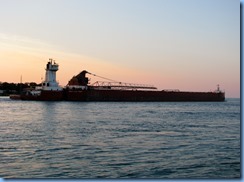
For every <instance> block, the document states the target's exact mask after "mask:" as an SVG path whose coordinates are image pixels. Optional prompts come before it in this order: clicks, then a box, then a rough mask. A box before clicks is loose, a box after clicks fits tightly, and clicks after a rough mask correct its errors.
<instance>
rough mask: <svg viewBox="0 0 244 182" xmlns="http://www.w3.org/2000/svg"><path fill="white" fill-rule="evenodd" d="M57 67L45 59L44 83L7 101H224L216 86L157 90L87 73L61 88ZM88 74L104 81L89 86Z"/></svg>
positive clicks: (148, 86) (84, 72) (84, 71)
mask: <svg viewBox="0 0 244 182" xmlns="http://www.w3.org/2000/svg"><path fill="white" fill-rule="evenodd" d="M58 68H59V65H58V64H57V63H55V61H54V60H52V59H49V62H48V63H47V65H46V75H45V80H44V81H43V82H42V84H41V86H39V87H36V88H35V89H29V90H25V91H24V92H23V93H22V94H20V95H19V97H17V96H16V95H15V96H14V97H12V98H11V96H10V98H11V99H16V98H18V99H20V100H38V101H62V100H65V101H84V102H85V101H105V102H106V101H114V102H164V101H165V102H180V101H186V102H187V101H194V102H201V101H205V102H207V101H210V102H217V101H225V92H223V91H221V90H220V88H219V85H218V87H217V90H215V91H213V92H189V91H180V90H160V91H159V90H157V88H156V87H154V86H153V85H145V84H133V83H125V82H117V81H114V80H111V79H108V78H105V77H101V76H98V75H95V74H93V73H90V72H88V71H86V70H83V71H81V72H80V73H79V74H78V75H76V76H74V77H72V78H71V79H70V80H69V82H68V84H67V85H66V86H65V87H61V86H59V84H58V82H57V81H56V72H57V71H58ZM87 74H90V75H93V76H95V77H99V78H102V79H105V80H108V81H95V82H94V83H92V84H90V80H91V79H90V78H88V77H87V76H86V75H87Z"/></svg>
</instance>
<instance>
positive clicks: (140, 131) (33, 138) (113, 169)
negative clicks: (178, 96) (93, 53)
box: [0, 97, 240, 179]
mask: <svg viewBox="0 0 244 182" xmlns="http://www.w3.org/2000/svg"><path fill="white" fill-rule="evenodd" d="M0 118H1V119H0V120H1V121H0V126H1V127H0V160H1V162H0V177H1V178H150V179H152V178H177V179H178V178H180V179H181V178H187V179H189V178H211V179H213V178H239V177H240V99H227V101H226V102H212V103H211V102H206V103H199V102H196V103H190V102H184V103H179V102H178V103H177V102H172V103H169V102H159V103H116V102H111V103H106V102H102V103H99V102H91V103H82V102H32V101H12V100H10V99H8V98H7V97H0Z"/></svg>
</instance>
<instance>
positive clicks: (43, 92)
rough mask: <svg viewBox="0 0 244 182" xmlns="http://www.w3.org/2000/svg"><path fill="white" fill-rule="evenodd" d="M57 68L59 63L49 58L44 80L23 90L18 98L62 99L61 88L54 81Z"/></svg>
mask: <svg viewBox="0 0 244 182" xmlns="http://www.w3.org/2000/svg"><path fill="white" fill-rule="evenodd" d="M58 69H59V65H58V64H57V63H55V61H54V60H53V59H49V61H48V63H47V65H46V75H45V80H44V81H43V82H42V85H41V86H39V87H36V88H34V89H27V90H25V91H24V92H23V93H22V94H21V95H20V99H21V100H39V101H61V100H63V88H62V87H61V86H59V84H58V82H57V81H56V72H57V71H58ZM10 98H11V97H10Z"/></svg>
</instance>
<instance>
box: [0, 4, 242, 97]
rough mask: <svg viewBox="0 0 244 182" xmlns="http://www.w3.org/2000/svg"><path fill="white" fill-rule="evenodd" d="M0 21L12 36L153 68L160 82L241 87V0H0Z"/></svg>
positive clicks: (1, 33) (234, 90) (2, 32)
mask: <svg viewBox="0 0 244 182" xmlns="http://www.w3.org/2000/svg"><path fill="white" fill-rule="evenodd" d="M0 22H1V26H0V39H4V37H5V41H6V39H11V40H9V42H11V44H14V41H16V39H18V43H19V42H21V41H22V45H25V46H29V47H35V46H37V47H38V45H39V44H42V45H48V46H50V47H52V48H53V49H54V50H57V51H60V52H63V53H73V54H77V55H85V56H88V57H91V58H94V59H98V60H101V61H102V62H106V63H107V64H111V65H116V66H118V67H120V66H121V70H123V69H124V70H123V71H124V72H126V71H125V69H126V68H128V69H132V70H135V71H137V70H139V71H143V72H145V71H147V73H145V75H144V76H145V77H147V74H149V75H153V76H152V78H153V79H154V80H153V81H152V83H153V84H155V85H156V86H159V87H160V88H162V89H164V88H169V87H173V88H179V89H181V90H197V91H199V90H203V91H206V90H207V91H208V90H210V89H215V87H216V85H217V84H221V86H222V87H223V88H224V89H225V91H226V92H227V96H228V95H229V96H233V97H239V95H240V93H239V90H240V84H239V83H240V2H239V1H237V0H201V1H200V0H35V1H33V0H8V1H6V0H0ZM1 37H2V38H1ZM13 39H14V40H13ZM27 40H28V41H27ZM30 42H36V43H38V45H37V44H33V45H32V44H31V43H30ZM9 44H10V43H9ZM19 44H21V43H19ZM48 46H47V48H48ZM44 47H45V46H44ZM0 48H1V47H0ZM43 56H44V57H46V56H47V55H43ZM48 56H49V55H48ZM53 56H54V57H55V56H56V57H59V56H58V55H56V53H54V55H53ZM62 61H64V62H65V61H70V60H62ZM82 63H83V62H82ZM60 64H61V63H60ZM71 64H72V62H71ZM84 66H85V65H84ZM94 66H95V65H94ZM65 69H67V70H69V68H68V67H67V68H65ZM65 69H64V68H63V71H65ZM84 69H85V68H84ZM96 70H98V69H96ZM69 71H72V70H69ZM109 71H110V70H108V72H109ZM76 72H77V70H74V74H76ZM102 73H104V72H102ZM61 74H62V73H61V72H60V75H61ZM97 74H99V73H97ZM0 76H1V75H0ZM72 76H73V75H72ZM104 76H106V75H104ZM109 76H110V75H109ZM67 79H69V78H67ZM114 79H116V75H115V78H114ZM145 80H146V79H145ZM122 81H129V78H128V76H127V78H125V80H122ZM138 81H139V80H138ZM149 81H150V80H146V82H147V83H148V82H149ZM64 82H67V80H64ZM140 82H142V83H143V80H142V81H141V80H140Z"/></svg>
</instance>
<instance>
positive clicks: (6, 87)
mask: <svg viewBox="0 0 244 182" xmlns="http://www.w3.org/2000/svg"><path fill="white" fill-rule="evenodd" d="M36 86H41V83H40V84H37V83H35V82H28V83H8V82H0V95H1V96H8V95H9V94H19V93H21V92H22V91H23V90H24V89H26V88H35V87H36Z"/></svg>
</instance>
